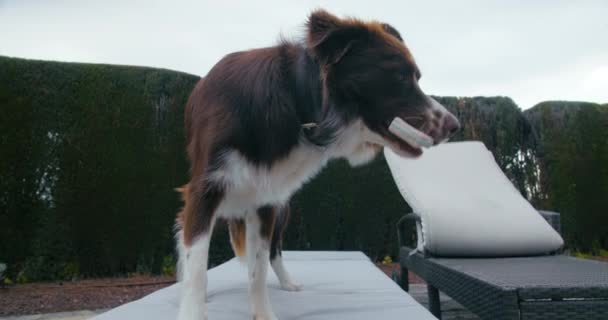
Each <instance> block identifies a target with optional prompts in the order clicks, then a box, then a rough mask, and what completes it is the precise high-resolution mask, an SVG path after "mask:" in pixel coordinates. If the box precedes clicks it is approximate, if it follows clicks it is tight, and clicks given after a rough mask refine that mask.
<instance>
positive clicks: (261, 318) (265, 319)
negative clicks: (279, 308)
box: [253, 314, 279, 320]
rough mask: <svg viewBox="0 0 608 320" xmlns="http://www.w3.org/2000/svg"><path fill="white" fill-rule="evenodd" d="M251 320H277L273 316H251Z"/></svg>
mask: <svg viewBox="0 0 608 320" xmlns="http://www.w3.org/2000/svg"><path fill="white" fill-rule="evenodd" d="M253 320H279V319H278V318H277V317H276V316H275V315H274V314H272V315H269V316H259V315H255V314H254V315H253Z"/></svg>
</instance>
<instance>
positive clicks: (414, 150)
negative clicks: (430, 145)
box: [385, 130, 423, 158]
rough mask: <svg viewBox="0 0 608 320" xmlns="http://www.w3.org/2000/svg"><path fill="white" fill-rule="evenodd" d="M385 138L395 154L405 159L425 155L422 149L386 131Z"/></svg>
mask: <svg viewBox="0 0 608 320" xmlns="http://www.w3.org/2000/svg"><path fill="white" fill-rule="evenodd" d="M385 137H386V138H387V140H388V142H389V143H390V145H389V146H388V147H390V148H391V149H392V150H393V151H394V152H395V153H397V154H398V155H400V156H403V157H414V158H417V157H420V156H421V155H422V153H423V151H422V147H420V146H417V145H413V144H410V143H408V142H406V141H404V140H402V139H400V138H399V137H398V136H396V135H395V134H393V133H391V132H390V131H388V130H387V131H386V134H385Z"/></svg>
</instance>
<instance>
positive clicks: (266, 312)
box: [245, 212, 277, 320]
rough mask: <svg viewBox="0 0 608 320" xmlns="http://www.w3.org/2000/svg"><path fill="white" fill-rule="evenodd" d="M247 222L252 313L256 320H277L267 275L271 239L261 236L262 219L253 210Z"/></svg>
mask: <svg viewBox="0 0 608 320" xmlns="http://www.w3.org/2000/svg"><path fill="white" fill-rule="evenodd" d="M245 221H246V223H247V230H248V231H247V236H246V239H247V267H248V272H249V301H250V304H251V313H252V314H253V319H256V320H277V317H276V316H275V315H274V312H273V311H272V307H271V306H270V300H269V299H268V291H267V288H266V276H267V275H268V259H269V257H270V241H269V240H268V239H263V238H262V237H260V219H259V217H258V215H257V213H255V212H252V213H251V214H248V215H247V218H246V219H245Z"/></svg>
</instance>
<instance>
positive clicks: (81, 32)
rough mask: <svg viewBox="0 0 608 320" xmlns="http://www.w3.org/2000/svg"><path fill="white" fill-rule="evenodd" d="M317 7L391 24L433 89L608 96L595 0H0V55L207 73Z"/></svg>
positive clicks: (293, 32) (525, 97) (533, 97)
mask: <svg viewBox="0 0 608 320" xmlns="http://www.w3.org/2000/svg"><path fill="white" fill-rule="evenodd" d="M318 7H324V8H327V9H328V10H331V11H333V12H334V13H336V14H338V15H351V16H357V17H361V18H366V19H378V20H382V21H386V22H389V23H391V24H392V25H394V26H395V27H396V28H397V29H399V30H400V31H401V33H402V34H403V35H404V38H405V40H406V43H407V44H408V46H409V47H410V48H411V49H412V51H413V53H414V56H415V57H416V59H417V61H418V63H419V65H420V68H421V69H422V72H423V74H424V76H423V81H422V85H423V88H425V89H426V91H427V92H429V93H432V94H437V95H460V96H467V95H509V96H511V97H512V98H513V99H514V100H515V101H516V102H517V103H518V104H519V105H520V106H521V107H523V108H528V107H531V106H532V105H533V104H535V103H537V102H539V101H541V100H544V99H575V100H591V101H596V102H606V101H608V96H607V95H608V90H606V89H605V88H603V87H602V86H601V85H599V84H594V83H595V82H596V80H594V79H598V81H601V80H603V79H604V78H602V77H601V76H600V77H598V76H592V75H591V74H593V72H594V71H593V70H600V69H601V68H602V67H603V66H605V61H608V41H603V38H604V37H605V35H606V34H608V22H606V19H605V17H606V16H608V2H607V1H601V0H599V1H584V2H583V1H577V2H573V1H562V0H551V1H548V0H544V1H543V0H541V1H523V0H513V1H481V0H467V1H425V2H421V1H380V0H377V1H374V2H373V3H370V2H369V1H344V0H337V1H289V2H287V1H279V0H268V1H168V0H167V1H143V0H128V1H127V0H107V1H78V0H73V1H70V0H55V1H43V0H21V1H11V0H4V1H2V0H0V39H2V43H1V44H0V55H8V56H17V57H25V58H35V59H47V60H59V61H78V62H94V63H114V64H128V65H146V66H153V67H162V68H168V69H174V70H179V71H185V72H189V73H193V74H198V75H204V74H205V73H206V72H207V71H208V70H209V69H210V68H211V67H212V66H213V65H214V63H215V62H217V61H218V60H219V59H220V58H221V57H222V56H224V55H225V54H227V53H230V52H233V51H239V50H246V49H250V48H255V47H263V46H270V45H273V44H274V43H276V41H277V39H278V38H279V36H280V35H281V34H283V35H285V36H286V37H288V38H294V39H298V38H299V37H301V36H302V33H303V27H302V26H303V23H304V21H305V19H306V16H307V15H308V13H309V12H310V11H311V10H312V9H314V8H318ZM602 70H603V69H602ZM581 83H585V84H584V85H582V84H581Z"/></svg>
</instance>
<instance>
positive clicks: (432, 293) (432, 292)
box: [426, 284, 441, 320]
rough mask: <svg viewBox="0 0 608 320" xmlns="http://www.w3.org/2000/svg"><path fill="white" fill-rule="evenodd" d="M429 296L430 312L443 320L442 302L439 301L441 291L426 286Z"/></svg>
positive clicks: (428, 285)
mask: <svg viewBox="0 0 608 320" xmlns="http://www.w3.org/2000/svg"><path fill="white" fill-rule="evenodd" d="M426 289H427V292H428V295H429V310H430V311H431V313H432V314H433V315H434V316H435V317H437V319H439V320H441V302H440V301H439V290H437V288H435V287H433V286H432V285H430V284H427V285H426Z"/></svg>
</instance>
